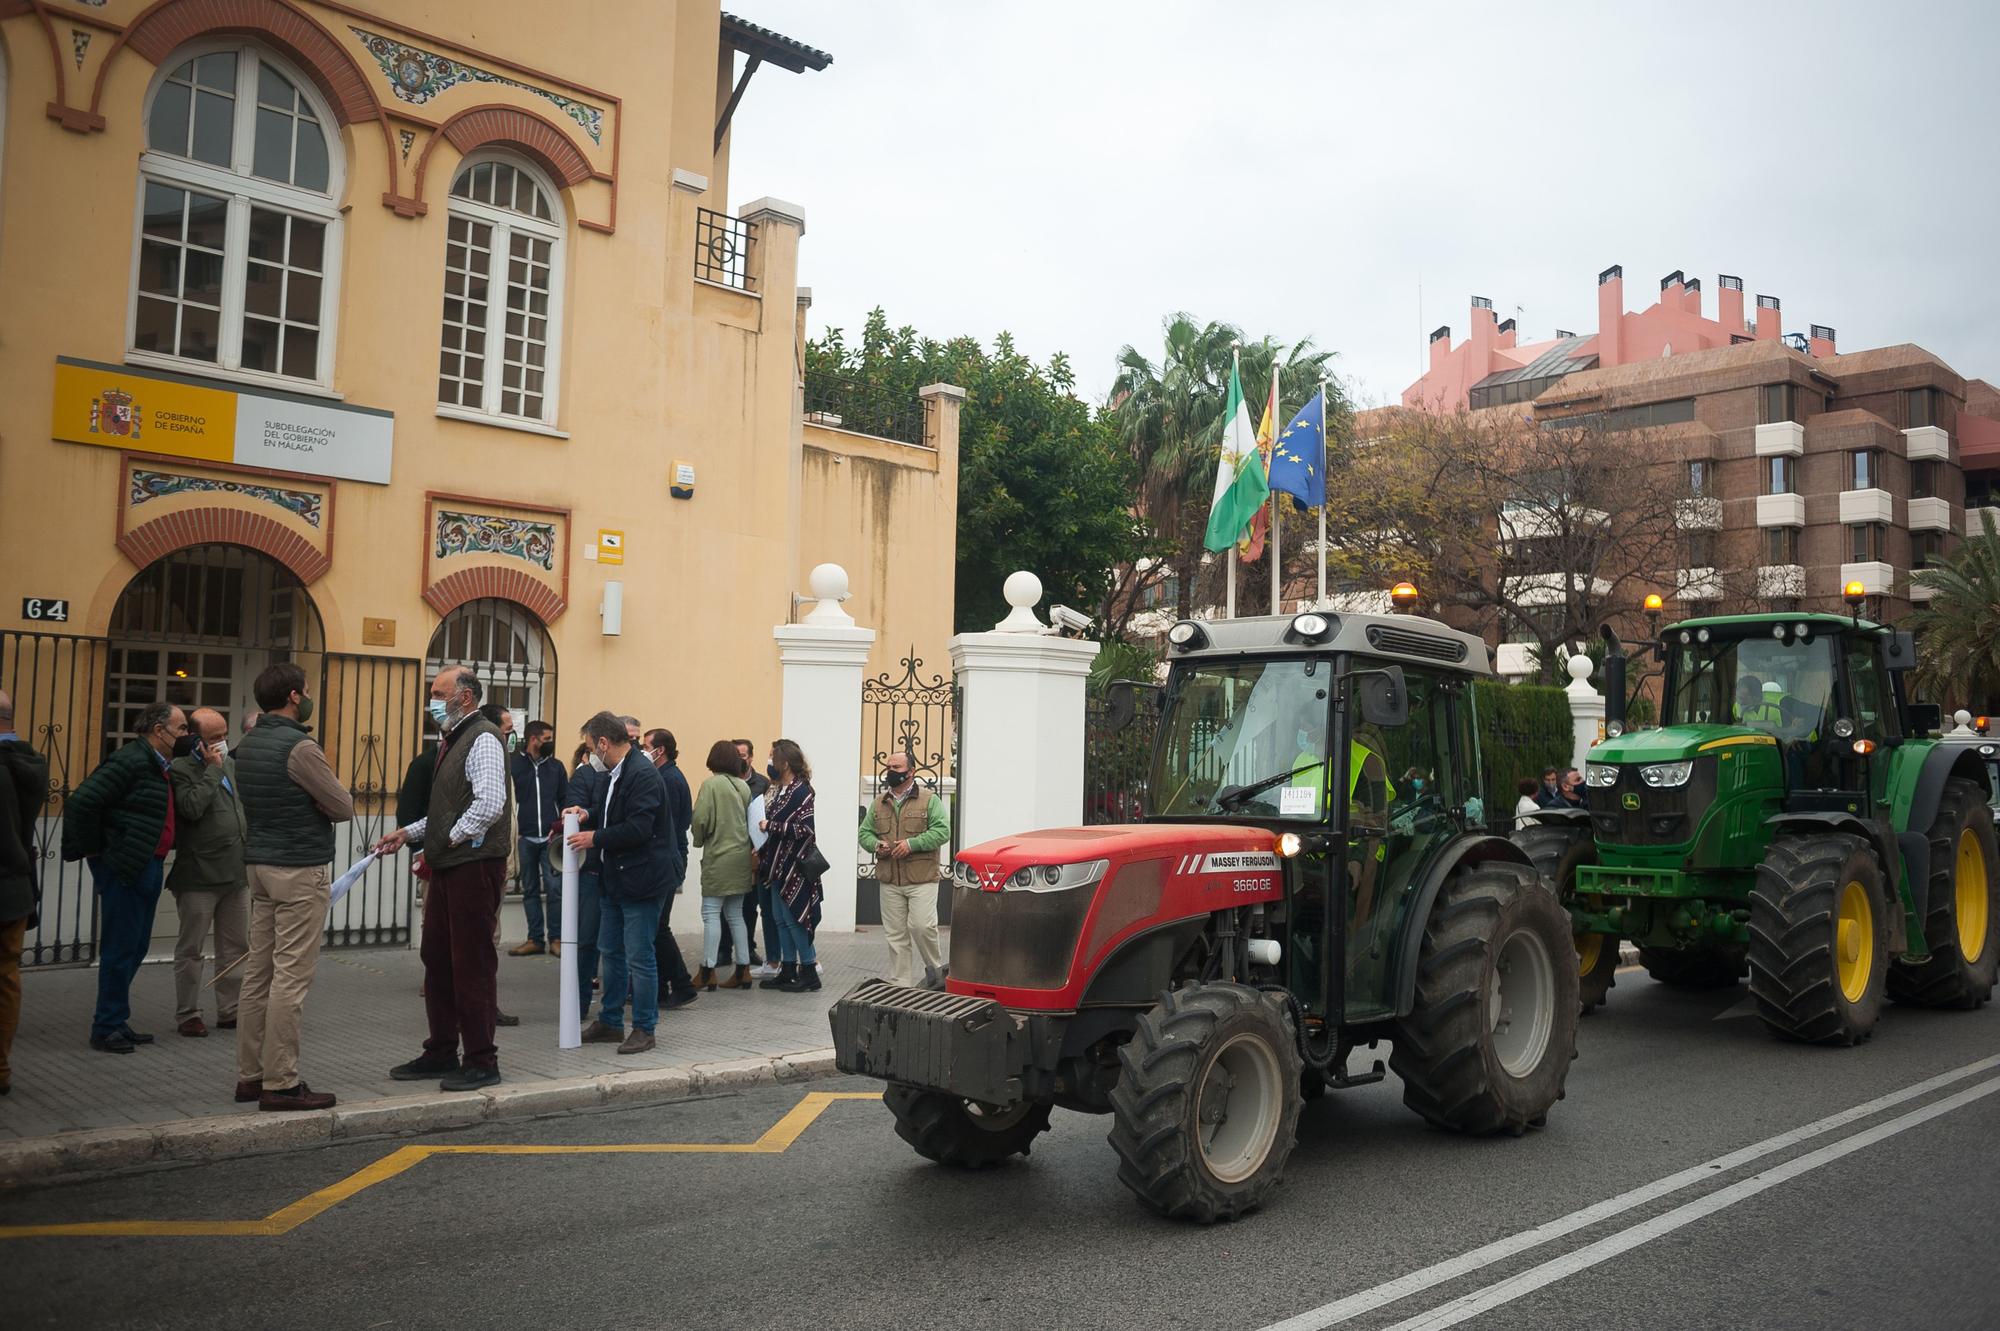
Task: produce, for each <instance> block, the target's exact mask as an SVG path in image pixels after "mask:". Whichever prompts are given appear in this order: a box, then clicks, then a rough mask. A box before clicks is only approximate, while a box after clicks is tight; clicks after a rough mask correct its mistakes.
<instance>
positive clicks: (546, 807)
mask: <svg viewBox="0 0 2000 1331" xmlns="http://www.w3.org/2000/svg"><path fill="white" fill-rule="evenodd" d="M555 747H556V732H555V727H554V726H551V725H550V724H549V723H548V722H546V721H530V722H528V729H527V733H526V735H525V736H524V738H523V740H522V744H521V751H520V752H519V753H516V754H515V755H514V756H513V758H512V759H510V760H509V764H508V769H509V770H508V775H509V776H511V777H512V778H513V781H514V812H515V816H516V818H517V819H518V821H519V829H518V830H519V832H520V838H521V845H520V852H521V853H520V857H519V858H520V864H521V909H522V910H523V911H524V912H526V914H527V916H528V941H527V942H525V943H522V944H521V945H520V946H518V947H516V948H514V949H512V951H511V952H510V953H509V954H508V955H510V956H516V957H534V956H540V955H541V953H542V952H543V951H545V950H547V951H552V952H557V953H560V952H561V951H562V870H560V869H558V868H555V867H553V866H551V865H550V864H549V853H548V852H549V834H550V833H551V832H553V831H555V829H556V828H558V827H560V826H562V811H563V807H564V800H565V799H567V798H568V793H569V782H568V779H567V778H566V777H565V776H564V774H563V765H562V759H560V758H558V757H556V756H555ZM544 896H546V897H547V901H548V920H547V926H546V929H545V928H544V925H543V915H542V903H543V898H544Z"/></svg>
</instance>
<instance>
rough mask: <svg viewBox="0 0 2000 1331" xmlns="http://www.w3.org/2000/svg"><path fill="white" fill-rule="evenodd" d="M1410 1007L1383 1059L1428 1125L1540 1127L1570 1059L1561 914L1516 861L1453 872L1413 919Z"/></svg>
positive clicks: (1572, 1025)
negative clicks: (1420, 919) (1415, 942)
mask: <svg viewBox="0 0 2000 1331" xmlns="http://www.w3.org/2000/svg"><path fill="white" fill-rule="evenodd" d="M1423 927H1424V941H1423V946H1422V949H1421V951H1420V952H1419V954H1418V957H1417V995H1416V1004H1415V1006H1414V1008H1413V1009H1412V1010H1411V1012H1410V1015H1409V1016H1407V1017H1405V1018H1403V1019H1402V1020H1401V1021H1399V1022H1397V1023H1396V1035H1395V1049H1394V1051H1393V1052H1392V1053H1391V1054H1390V1056H1389V1067H1390V1068H1391V1070H1393V1071H1394V1072H1395V1074H1396V1075H1397V1076H1398V1077H1401V1078H1402V1079H1403V1103H1404V1104H1406V1105H1408V1106H1409V1107H1410V1108H1411V1109H1414V1110H1415V1111H1416V1112H1417V1113H1419V1114H1421V1115H1423V1116H1424V1118H1425V1119H1426V1120H1427V1121H1428V1122H1430V1123H1431V1124H1433V1125H1434V1126H1436V1127H1440V1128H1446V1129H1449V1130H1451V1131H1453V1132H1465V1133H1471V1134H1473V1135H1475V1136H1484V1135H1487V1134H1489V1133H1495V1132H1511V1133H1513V1134H1514V1135H1515V1136H1519V1135H1520V1134H1521V1133H1523V1132H1525V1131H1527V1130H1528V1129H1529V1128H1531V1127H1540V1126H1541V1125H1542V1122H1543V1121H1544V1119H1545V1118H1546V1117H1547V1116H1548V1112H1549V1108H1550V1106H1552V1105H1554V1104H1555V1102H1556V1101H1558V1100H1560V1099H1561V1098H1562V1096H1563V1080H1564V1079H1565V1078H1566V1077H1568V1076H1569V1065H1570V1061H1571V1060H1572V1059H1574V1058H1575V1057H1576V1027H1577V1022H1578V1020H1579V1019H1580V1018H1581V1016H1582V1012H1581V1010H1580V1009H1579V1007H1578V1004H1577V997H1576V990H1577V973H1576V968H1575V967H1574V966H1571V965H1569V964H1568V961H1569V958H1570V957H1571V956H1572V955H1573V949H1572V947H1571V943H1570V931H1569V913H1568V912H1567V911H1565V910H1564V909H1563V908H1562V906H1561V905H1560V904H1559V903H1558V902H1557V901H1556V896H1555V893H1553V892H1551V891H1550V890H1549V889H1548V888H1547V887H1546V886H1545V885H1544V884H1542V883H1541V882H1538V881H1537V880H1536V877H1535V875H1534V874H1533V873H1531V872H1530V871H1529V870H1528V869H1527V868H1526V867H1525V866H1522V865H1517V864H1507V863H1497V862H1489V863H1485V864H1478V865H1474V866H1473V867H1471V868H1469V869H1463V870H1460V871H1459V872H1458V873H1457V874H1456V875H1454V876H1453V878H1452V880H1451V881H1450V882H1448V883H1446V884H1445V887H1444V890H1443V891H1442V892H1440V893H1439V894H1438V899H1437V903H1436V905H1434V906H1433V907H1432V908H1431V914H1430V918H1429V919H1428V920H1426V921H1425V922H1424V926H1423Z"/></svg>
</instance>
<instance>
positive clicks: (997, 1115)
mask: <svg viewBox="0 0 2000 1331" xmlns="http://www.w3.org/2000/svg"><path fill="white" fill-rule="evenodd" d="M882 1099H883V1102H884V1103H886V1104H887V1105H888V1106H889V1112H890V1113H892V1114H894V1115H895V1116H896V1135H897V1136H898V1137H901V1138H902V1139H903V1140H904V1141H906V1142H908V1143H909V1144H910V1145H911V1146H912V1147H914V1148H915V1149H916V1152H917V1154H918V1155H920V1156H922V1157H924V1159H926V1160H935V1161H937V1162H938V1163H939V1164H941V1165H955V1166H957V1167H958V1168H961V1169H987V1168H990V1167H992V1166H993V1165H997V1164H1000V1163H1002V1162H1003V1161H1005V1160H1006V1159H1007V1158H1008V1157H1010V1156H1016V1155H1026V1154H1027V1153H1028V1145H1029V1143H1031V1142H1032V1141H1034V1140H1035V1138H1037V1137H1039V1136H1041V1135H1042V1134H1043V1133H1044V1132H1047V1131H1048V1130H1049V1107H1048V1106H1047V1105H1042V1104H1034V1103H1031V1102H1029V1101H1026V1100H1024V1101H1022V1102H1020V1103H1019V1104H1015V1105H1009V1106H1008V1107H1007V1108H1005V1109H994V1108H991V1107H989V1106H986V1105H982V1104H979V1103H978V1102H976V1101H973V1100H964V1099H961V1098H959V1097H958V1096H955V1095H946V1094H945V1093H944V1092H943V1091H926V1090H922V1089H920V1088H918V1087H915V1086H903V1085H899V1084H896V1083H891V1084H890V1086H889V1088H888V1089H887V1090H885V1091H883V1092H882Z"/></svg>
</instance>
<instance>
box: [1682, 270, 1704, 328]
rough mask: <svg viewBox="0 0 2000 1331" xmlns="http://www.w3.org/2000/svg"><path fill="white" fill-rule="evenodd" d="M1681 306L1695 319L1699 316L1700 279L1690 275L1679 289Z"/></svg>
mask: <svg viewBox="0 0 2000 1331" xmlns="http://www.w3.org/2000/svg"><path fill="white" fill-rule="evenodd" d="M1681 308H1682V309H1684V310H1686V311H1687V312H1688V313H1689V314H1692V315H1694V316H1695V317H1696V318H1697V319H1699V318H1700V317H1701V279H1700V278H1698V277H1690V278H1689V279H1688V280H1687V285H1686V286H1684V287H1683V288H1682V289H1681Z"/></svg>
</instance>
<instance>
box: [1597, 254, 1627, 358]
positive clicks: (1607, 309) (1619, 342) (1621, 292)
mask: <svg viewBox="0 0 2000 1331" xmlns="http://www.w3.org/2000/svg"><path fill="white" fill-rule="evenodd" d="M1624 350H1625V269H1624V267H1623V265H1621V264H1615V263H1614V264H1612V265H1611V266H1610V267H1609V268H1607V269H1605V270H1604V271H1603V272H1601V273H1599V274H1598V275H1597V363H1598V364H1599V365H1606V366H1609V365H1622V364H1624V363H1625V357H1624V354H1623V353H1624Z"/></svg>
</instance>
